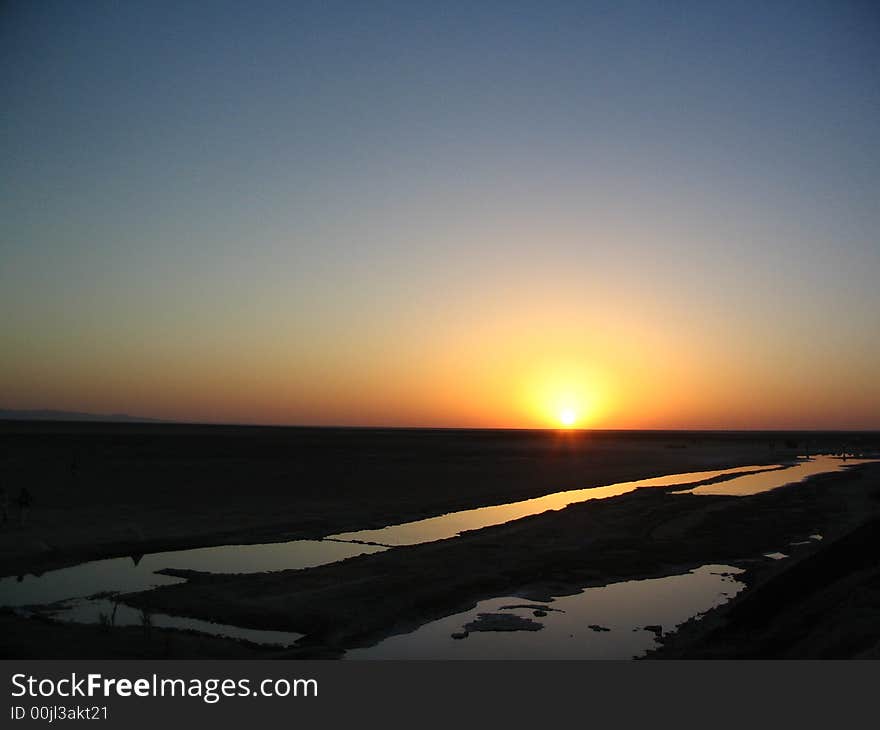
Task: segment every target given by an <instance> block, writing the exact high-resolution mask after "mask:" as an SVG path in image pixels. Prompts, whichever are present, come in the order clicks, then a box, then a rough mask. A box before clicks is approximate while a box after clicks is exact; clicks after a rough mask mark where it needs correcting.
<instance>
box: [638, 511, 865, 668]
mask: <svg viewBox="0 0 880 730" xmlns="http://www.w3.org/2000/svg"><path fill="white" fill-rule="evenodd" d="M878 498H880V497H878ZM752 582H753V583H754V585H753V587H752V589H751V590H750V591H747V592H746V593H744V594H743V595H741V596H740V597H738V598H736V599H734V601H732V602H731V603H730V604H728V605H726V606H723V607H720V608H718V609H716V610H715V611H713V612H712V613H711V614H710V615H709V616H706V617H705V618H704V619H703V620H701V621H699V622H696V621H691V622H689V623H688V624H686V625H685V626H683V627H682V628H681V629H680V630H679V631H678V632H676V634H673V635H672V636H670V637H667V638H666V639H665V641H664V646H663V647H662V648H660V649H658V650H656V651H654V652H651V654H650V655H649V656H648V657H647V658H651V659H769V658H775V659H788V658H791V659H794V658H797V659H847V658H861V659H868V658H871V659H880V625H878V622H877V617H878V616H880V518H878V517H876V516H875V517H873V518H871V519H868V520H867V521H866V522H864V523H863V524H861V525H859V526H858V527H856V528H854V529H853V530H851V531H850V532H848V533H846V534H844V535H842V536H840V537H839V538H837V539H835V540H831V541H829V542H828V543H827V544H823V546H822V548H821V549H818V550H816V551H812V552H810V553H807V554H805V555H803V556H800V557H797V556H794V557H793V559H792V560H789V561H787V562H785V563H782V564H780V565H778V566H773V568H769V569H767V570H765V571H763V572H761V573H756V574H753V576H752Z"/></svg>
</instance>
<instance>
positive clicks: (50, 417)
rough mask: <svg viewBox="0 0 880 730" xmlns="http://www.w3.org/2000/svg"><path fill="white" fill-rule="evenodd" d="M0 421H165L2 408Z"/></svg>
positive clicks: (75, 412) (127, 416)
mask: <svg viewBox="0 0 880 730" xmlns="http://www.w3.org/2000/svg"><path fill="white" fill-rule="evenodd" d="M0 421H114V422H120V421H121V422H128V423H165V421H161V420H159V419H158V418H142V417H140V416H129V415H128V414H127V413H110V414H106V413H79V412H77V411H46V410H43V411H15V410H5V409H2V408H0Z"/></svg>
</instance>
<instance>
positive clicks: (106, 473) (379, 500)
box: [0, 423, 880, 658]
mask: <svg viewBox="0 0 880 730" xmlns="http://www.w3.org/2000/svg"><path fill="white" fill-rule="evenodd" d="M17 425H18V424H16V426H17ZM177 428H178V427H176V426H174V427H171V428H170V429H169V428H168V427H167V426H164V425H155V424H148V425H145V424H125V425H124V426H123V427H121V428H119V427H117V424H113V425H112V427H107V426H106V424H105V425H96V424H93V423H88V424H84V425H83V424H75V425H71V424H62V425H61V426H59V425H58V424H54V425H51V427H47V428H46V429H43V430H42V431H41V429H40V428H38V427H35V426H34V425H33V424H31V425H30V426H28V427H26V428H24V429H21V428H16V427H12V426H10V424H8V423H6V424H0V443H2V444H3V445H4V447H5V448H4V452H3V453H4V456H5V461H4V462H3V464H4V467H5V470H4V473H5V474H6V475H7V477H11V478H12V479H11V480H12V483H13V484H14V483H15V480H16V479H17V480H26V479H28V478H30V477H32V478H33V480H34V483H35V484H36V485H37V486H36V487H35V489H34V491H35V493H36V495H37V498H38V499H40V498H42V499H44V500H45V501H50V502H51V501H53V500H55V501H57V502H58V503H59V504H58V505H57V507H55V511H54V512H53V511H52V509H49V508H46V507H45V506H43V505H45V501H44V502H43V503H42V505H41V503H40V502H37V505H38V506H37V507H35V510H34V520H33V522H32V524H30V525H29V526H28V528H27V530H22V531H9V532H6V533H0V540H6V543H5V544H6V545H10V546H12V547H13V548H14V549H13V550H12V551H7V552H6V554H5V555H4V558H3V559H2V560H0V568H2V569H3V570H2V571H0V572H4V573H5V574H21V572H22V571H23V572H32V571H39V570H46V569H49V568H51V567H59V566H62V565H67V564H71V563H75V562H80V561H81V560H83V559H88V558H97V557H109V556H111V555H114V554H115V555H120V554H121V555H131V554H140V553H145V552H150V551H155V550H167V549H177V548H188V547H200V546H205V545H213V544H224V543H226V544H228V543H236V542H241V543H246V542H271V541H276V540H284V539H297V538H317V537H323V536H326V535H328V534H332V533H335V532H341V531H345V530H354V529H364V528H370V527H379V526H382V525H385V524H389V523H399V522H404V521H408V520H412V519H419V518H423V517H428V516H434V515H437V514H441V513H444V512H448V511H453V510H455V509H464V508H469V507H476V506H483V505H487V504H498V503H503V502H505V501H514V500H517V499H523V498H529V497H535V496H539V495H541V494H547V493H551V492H556V491H560V490H563V489H567V488H583V487H585V486H598V485H601V484H607V483H612V482H617V481H625V480H631V479H637V478H642V477H647V476H654V475H659V474H668V473H677V472H687V471H699V470H703V469H709V468H728V467H735V466H744V465H751V464H775V463H779V462H781V461H785V460H787V459H790V458H792V457H793V456H795V455H796V454H797V453H799V452H801V451H810V450H812V451H814V452H821V451H825V452H828V451H833V450H834V449H835V448H840V447H842V446H844V445H845V446H848V447H849V449H850V450H853V447H856V448H859V447H860V446H861V447H864V448H870V447H872V446H873V447H875V448H876V445H877V444H878V441H880V438H878V434H875V433H874V434H872V433H868V434H865V433H850V434H845V435H841V433H832V434H825V435H824V437H820V436H818V435H816V434H815V433H813V434H811V438H810V439H809V440H806V439H805V438H804V437H803V434H801V440H799V441H797V442H792V443H787V442H786V440H783V439H780V437H779V435H778V432H774V433H768V432H760V433H759V434H756V433H754V432H750V433H748V434H747V435H743V434H736V435H731V434H729V433H728V434H719V433H717V432H713V433H697V434H694V433H693V432H687V436H685V435H684V434H683V433H682V432H659V433H658V432H653V433H651V434H645V433H644V432H642V433H640V434H639V435H638V436H634V437H633V438H621V437H620V436H619V435H618V436H617V437H616V438H612V437H610V436H608V434H607V433H606V434H605V435H597V434H594V433H591V432H575V433H571V432H564V433H555V432H540V433H537V434H536V433H523V432H517V433H516V434H514V435H513V436H511V434H510V433H508V432H497V431H491V432H480V433H479V435H477V436H473V435H470V434H468V433H467V432H465V433H461V432H455V433H451V434H450V433H449V432H446V431H432V432H430V433H425V432H421V431H418V432H414V431H404V432H397V431H395V432H393V433H390V432H388V431H387V430H383V431H381V432H375V431H369V432H364V431H357V432H356V433H352V432H351V431H348V430H346V431H345V432H344V433H339V432H337V431H333V430H329V431H316V430H308V429H307V430H305V431H299V430H283V429H282V430H280V431H277V430H276V431H272V432H271V434H269V435H268V436H267V435H266V432H264V431H253V430H249V431H248V433H249V434H250V437H247V438H242V432H241V431H240V430H238V429H226V428H225V427H221V429H220V431H217V430H214V429H213V428H207V429H205V428H201V427H200V428H196V429H194V430H191V431H188V432H179V431H178V430H177ZM144 429H146V432H147V433H146V434H145V433H144ZM184 433H185V435H183V434H184ZM786 433H789V434H790V433H791V432H786ZM254 434H257V436H254ZM71 459H74V461H75V463H76V470H75V474H74V475H73V476H71V474H70V473H69V471H68V470H69V468H70V463H71ZM9 483H10V479H7V484H9ZM878 483H880V469H878V468H877V467H876V466H874V465H871V466H869V467H857V468H856V469H854V470H851V471H848V472H844V473H840V474H831V475H824V476H819V477H814V478H812V479H810V480H808V481H807V482H805V483H802V484H799V485H795V486H793V487H786V488H783V489H779V490H776V491H774V492H771V493H768V494H764V495H755V496H753V497H738V498H733V497H718V496H694V495H670V494H668V492H670V491H673V490H674V488H651V489H644V490H638V491H636V492H634V493H631V494H626V495H622V496H620V497H615V498H611V499H607V500H602V501H600V502H591V503H584V504H579V505H572V506H570V507H569V508H567V509H564V510H561V511H558V512H550V513H544V514H540V515H535V516H533V517H528V518H525V519H521V520H517V521H516V522H512V523H508V524H504V525H499V526H496V527H490V528H485V529H482V530H478V531H474V532H471V533H466V534H465V535H464V536H463V537H461V538H456V539H454V540H444V541H439V542H436V543H430V544H424V545H418V546H413V547H407V548H395V549H392V550H389V551H387V552H385V553H381V554H376V555H372V556H362V557H359V558H352V559H350V560H347V561H344V562H342V563H337V564H333V565H326V566H319V567H317V568H312V569H307V570H298V571H281V572H278V573H268V574H266V573H264V574H254V575H248V576H210V575H204V574H202V575H198V574H195V575H193V576H190V581H189V582H188V583H186V584H182V585H179V586H169V587H167V588H162V589H157V590H155V591H151V592H148V593H144V594H140V595H130V596H128V597H127V599H126V600H127V602H130V603H132V604H136V605H140V606H142V607H145V608H147V609H148V610H151V611H156V612H168V613H173V614H175V615H184V616H192V617H196V618H203V619H208V620H215V621H219V622H221V623H231V624H236V625H240V626H247V627H250V628H268V629H284V630H292V631H298V632H300V633H305V634H307V636H306V638H305V639H304V640H303V641H302V642H300V645H298V646H297V647H295V648H293V649H290V650H285V651H279V650H277V649H269V648H265V647H256V646H253V645H246V644H243V643H240V644H239V646H240V649H235V650H231V649H230V650H228V651H227V649H224V648H223V647H224V646H225V647H227V648H228V644H225V643H223V642H224V640H220V639H217V640H215V639H213V638H211V637H197V638H198V641H196V640H193V641H192V642H190V641H188V640H184V641H182V642H176V645H177V647H178V648H177V649H175V650H174V651H171V650H168V651H170V652H171V653H170V654H168V655H171V656H181V657H182V656H188V657H192V656H199V652H200V651H203V652H204V653H205V655H212V656H217V655H224V654H228V655H230V656H253V655H259V656H273V657H279V658H295V657H321V658H326V657H334V656H340V655H341V654H342V653H343V652H344V651H345V650H346V649H348V648H352V647H356V646H364V645H369V644H370V643H374V642H375V641H378V640H380V639H381V638H383V637H385V636H388V635H389V634H393V633H400V632H404V631H407V630H410V629H412V628H415V627H416V626H418V625H420V624H422V623H424V622H425V621H427V620H430V619H432V618H439V617H441V616H443V615H448V614H450V613H454V612H457V611H461V610H465V609H468V608H470V607H472V606H473V605H474V604H475V603H476V602H477V601H478V600H481V599H482V598H485V597H489V596H491V595H497V594H499V593H511V594H516V595H520V596H522V597H523V598H528V599H529V600H536V599H541V600H547V599H548V598H550V597H551V596H553V595H565V594H568V593H572V592H577V591H579V590H581V589H582V588H584V587H587V586H590V585H603V584H606V583H609V582H613V581H615V580H618V579H633V578H648V577H661V576H663V575H669V574H671V573H674V572H682V571H686V570H689V569H691V568H693V567H697V566H698V565H700V564H704V563H707V562H719V563H728V564H735V565H740V566H741V567H747V568H748V573H747V579H748V580H749V582H751V583H754V582H755V581H758V580H759V578H760V576H762V575H764V573H765V571H766V570H767V569H768V568H767V566H766V565H763V564H759V562H760V561H757V560H756V557H757V556H760V555H761V554H762V553H763V552H768V551H774V550H778V549H779V548H780V546H781V545H785V544H787V542H789V541H790V539H798V538H803V537H804V536H806V535H808V534H811V533H813V532H820V533H822V534H826V535H828V536H829V538H830V537H834V536H836V535H842V534H844V533H846V532H848V531H850V530H852V529H854V528H855V527H857V525H858V524H860V523H861V522H863V521H864V520H866V519H870V518H871V517H872V515H874V514H875V513H876V512H877V505H878V500H876V499H869V498H868V497H867V496H866V495H868V493H869V492H871V491H872V490H874V491H875V492H876V491H877V489H878ZM135 518H136V521H137V525H138V527H139V529H140V534H139V535H137V536H136V537H129V538H127V539H113V537H114V533H113V532H112V530H107V529H103V528H102V526H104V527H106V526H107V525H110V526H113V525H117V524H122V525H126V524H127V521H132V522H134V521H135ZM59 520H60V521H59ZM661 527H662V529H660V528H661ZM224 528H225V529H224ZM40 536H45V537H46V539H45V542H46V543H48V542H49V541H50V540H54V541H55V543H56V544H55V545H54V546H53V547H54V549H52V548H50V549H49V550H40V549H34V548H33V547H31V546H29V544H28V543H27V540H29V539H31V540H36V539H41V538H40ZM120 537H123V536H120ZM829 544H830V543H829ZM824 549H825V545H815V546H808V547H807V546H805V547H804V548H803V549H800V550H799V551H800V553H801V554H806V552H810V551H812V552H815V551H821V550H824ZM764 562H766V561H764ZM772 567H773V568H774V569H777V570H780V569H784V568H786V567H787V566H782V567H781V568H780V566H772ZM0 623H2V624H4V625H5V628H6V629H8V631H7V632H6V633H7V635H8V637H11V638H8V639H6V640H5V641H6V643H5V645H3V646H0V653H2V654H4V655H5V654H10V655H14V656H41V654H43V655H45V656H68V657H74V656H80V655H82V656H100V655H101V654H102V652H103V653H106V655H107V656H148V657H149V656H161V655H163V654H161V653H158V654H157V652H158V651H159V650H158V649H157V646H158V645H157V643H156V641H155V640H152V639H151V640H148V641H147V640H145V639H144V637H142V636H140V635H139V634H138V632H137V631H132V630H130V629H126V630H124V631H121V633H117V632H116V630H114V631H113V632H109V633H107V632H102V631H99V630H98V629H97V627H88V626H66V627H59V626H57V625H56V626H49V625H48V624H46V622H40V621H35V620H24V619H20V618H18V617H16V616H14V615H12V614H11V613H9V612H5V613H0ZM180 634H187V632H179V631H173V630H161V629H153V630H152V637H153V638H154V639H155V637H159V636H163V637H165V638H166V639H168V640H169V641H170V642H171V644H175V642H174V640H173V637H174V636H176V635H180ZM50 636H51V637H54V638H52V639H51V641H50V638H49V637H50ZM64 636H68V637H69V641H68V640H67V639H59V638H58V637H64ZM113 636H116V637H117V638H118V639H120V641H121V644H118V645H116V644H113V642H112V638H111V637H113ZM82 637H89V638H88V640H85V639H83V638H82ZM168 637H171V638H170V639H169V638H168ZM81 639H82V640H81ZM58 641H61V642H62V644H58ZM216 642H219V643H216ZM199 647H202V648H201V649H200V648H199ZM163 651H164V650H163ZM126 652H128V653H127V654H126Z"/></svg>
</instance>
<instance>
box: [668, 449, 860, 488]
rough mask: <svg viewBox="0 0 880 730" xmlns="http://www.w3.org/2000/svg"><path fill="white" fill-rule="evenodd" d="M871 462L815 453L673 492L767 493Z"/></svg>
mask: <svg viewBox="0 0 880 730" xmlns="http://www.w3.org/2000/svg"><path fill="white" fill-rule="evenodd" d="M874 461H876V459H842V458H839V457H836V456H814V457H812V458H811V459H809V460H804V461H800V462H798V463H797V464H795V465H794V466H790V467H789V468H788V469H784V470H782V471H764V472H760V473H756V474H749V475H747V476H742V477H739V478H737V479H731V480H730V481H726V482H719V483H717V484H705V485H703V486H701V487H695V488H693V489H686V490H682V491H680V492H673V494H717V495H730V496H735V497H746V496H749V495H751V494H760V493H761V492H769V491H770V490H771V489H777V488H778V487H783V486H785V485H786V484H793V483H795V482H801V481H803V480H804V479H806V478H807V477H811V476H815V475H816V474H827V473H831V472H836V471H842V470H843V469H846V468H848V467H851V466H857V465H859V464H870V463H872V462H874Z"/></svg>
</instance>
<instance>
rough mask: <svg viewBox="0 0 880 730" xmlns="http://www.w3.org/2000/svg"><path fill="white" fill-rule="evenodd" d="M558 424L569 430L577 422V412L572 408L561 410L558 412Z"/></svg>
mask: <svg viewBox="0 0 880 730" xmlns="http://www.w3.org/2000/svg"><path fill="white" fill-rule="evenodd" d="M559 422H560V423H561V424H562V425H563V426H565V428H571V427H572V426H574V424H575V423H576V422H577V412H576V411H575V409H574V408H563V409H562V410H561V411H559Z"/></svg>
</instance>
